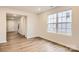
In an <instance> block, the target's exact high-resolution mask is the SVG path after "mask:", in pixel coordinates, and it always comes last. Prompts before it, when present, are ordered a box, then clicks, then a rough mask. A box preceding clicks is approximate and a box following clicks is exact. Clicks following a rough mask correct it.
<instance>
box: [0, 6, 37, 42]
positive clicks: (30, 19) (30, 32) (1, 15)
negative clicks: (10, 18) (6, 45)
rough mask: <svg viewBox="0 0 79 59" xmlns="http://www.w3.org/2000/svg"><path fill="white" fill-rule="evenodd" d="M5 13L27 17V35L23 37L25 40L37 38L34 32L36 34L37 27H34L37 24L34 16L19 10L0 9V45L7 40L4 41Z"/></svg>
mask: <svg viewBox="0 0 79 59" xmlns="http://www.w3.org/2000/svg"><path fill="white" fill-rule="evenodd" d="M6 13H11V14H18V15H25V16H27V25H26V27H27V30H26V32H27V33H26V35H25V36H26V37H27V38H32V37H36V36H38V34H37V33H36V32H38V30H37V26H35V25H36V24H37V23H38V19H37V15H36V14H32V13H28V12H24V11H20V10H16V9H10V8H3V7H0V24H1V25H0V43H3V42H7V39H6V32H7V31H6V30H7V28H6Z"/></svg>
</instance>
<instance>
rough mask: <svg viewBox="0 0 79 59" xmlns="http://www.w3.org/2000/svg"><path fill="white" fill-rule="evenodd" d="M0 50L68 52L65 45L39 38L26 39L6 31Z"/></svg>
mask: <svg viewBox="0 0 79 59" xmlns="http://www.w3.org/2000/svg"><path fill="white" fill-rule="evenodd" d="M0 51H12V52H15V51H18V52H23V51H26V52H50V51H52V52H68V51H70V50H68V49H67V48H65V47H62V46H59V45H56V44H54V43H52V42H49V41H46V40H43V39H41V38H32V39H26V38H25V37H24V36H22V35H20V34H17V33H16V32H9V33H8V42H7V43H3V44H0Z"/></svg>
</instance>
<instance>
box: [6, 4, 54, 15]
mask: <svg viewBox="0 0 79 59" xmlns="http://www.w3.org/2000/svg"><path fill="white" fill-rule="evenodd" d="M7 7H8V8H13V9H18V10H22V11H26V12H31V13H37V14H38V13H41V12H44V11H46V10H48V9H52V8H54V6H7Z"/></svg>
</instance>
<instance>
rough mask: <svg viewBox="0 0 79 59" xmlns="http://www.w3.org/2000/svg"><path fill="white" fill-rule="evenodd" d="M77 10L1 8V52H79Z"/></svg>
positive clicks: (36, 7)
mask: <svg viewBox="0 0 79 59" xmlns="http://www.w3.org/2000/svg"><path fill="white" fill-rule="evenodd" d="M78 25H79V7H78V6H0V52H78V51H79V26H78Z"/></svg>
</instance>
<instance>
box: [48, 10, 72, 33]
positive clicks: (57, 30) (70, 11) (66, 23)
mask: <svg viewBox="0 0 79 59" xmlns="http://www.w3.org/2000/svg"><path fill="white" fill-rule="evenodd" d="M66 12H69V14H70V15H69V16H70V20H71V22H69V21H67V17H66V16H67V14H65V15H66V16H64V17H66V21H65V22H59V20H58V19H59V18H61V17H59V16H58V14H59V13H62V14H63V13H66ZM54 14H56V23H52V24H56V29H55V30H56V31H55V32H54V31H49V30H48V32H51V33H52V32H53V33H61V34H63V33H64V34H72V10H71V9H69V10H65V11H62V12H57V13H54ZM54 14H50V15H54ZM50 15H48V16H50ZM62 16H63V15H62ZM64 17H62V18H64ZM62 18H61V19H62ZM49 20H50V18H48V21H49ZM52 20H53V19H52ZM68 23H69V24H71V28H68V27H67V25H68ZM59 24H61V32H59ZM62 24H65V25H66V27H65V28H62V26H63V25H62ZM49 25H50V23H48V26H49ZM48 29H49V27H48ZM63 29H65V31H64V32H63V31H62V30H63ZM68 29H70V32H68V31H67V30H68Z"/></svg>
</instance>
